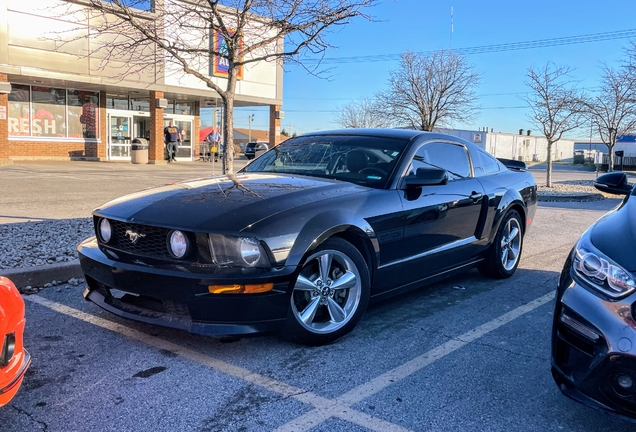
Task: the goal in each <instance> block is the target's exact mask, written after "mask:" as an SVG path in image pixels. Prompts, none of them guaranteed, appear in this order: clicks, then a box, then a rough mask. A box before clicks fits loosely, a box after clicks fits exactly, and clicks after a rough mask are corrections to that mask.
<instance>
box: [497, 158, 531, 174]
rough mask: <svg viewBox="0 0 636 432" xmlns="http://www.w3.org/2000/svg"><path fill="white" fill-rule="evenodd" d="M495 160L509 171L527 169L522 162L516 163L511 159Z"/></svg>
mask: <svg viewBox="0 0 636 432" xmlns="http://www.w3.org/2000/svg"><path fill="white" fill-rule="evenodd" d="M497 160H498V161H499V162H501V163H502V164H504V165H505V166H506V168H508V169H511V170H515V171H525V170H527V169H528V167H527V166H526V163H525V162H522V161H516V160H513V159H502V158H497Z"/></svg>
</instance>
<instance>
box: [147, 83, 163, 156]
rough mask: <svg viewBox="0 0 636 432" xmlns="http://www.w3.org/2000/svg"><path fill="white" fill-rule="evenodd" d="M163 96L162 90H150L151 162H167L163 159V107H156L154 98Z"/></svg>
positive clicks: (149, 152)
mask: <svg viewBox="0 0 636 432" xmlns="http://www.w3.org/2000/svg"><path fill="white" fill-rule="evenodd" d="M161 98H163V92H158V91H151V92H150V143H149V144H150V148H149V149H148V162H149V163H151V164H164V163H167V162H166V160H165V159H164V154H163V150H164V144H163V108H157V107H156V104H155V100H156V99H161Z"/></svg>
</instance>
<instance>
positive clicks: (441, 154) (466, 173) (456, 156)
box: [409, 143, 470, 180]
mask: <svg viewBox="0 0 636 432" xmlns="http://www.w3.org/2000/svg"><path fill="white" fill-rule="evenodd" d="M431 166H433V167H437V168H444V169H445V170H446V171H448V175H449V179H451V180H456V179H461V178H465V177H470V163H469V162H468V154H467V153H466V149H465V148H464V147H463V146H461V145H457V144H448V143H430V144H424V145H423V146H422V147H420V148H419V149H418V150H417V152H416V153H415V156H413V160H412V162H411V167H410V170H409V174H414V173H415V171H417V169H418V168H430V167H431Z"/></svg>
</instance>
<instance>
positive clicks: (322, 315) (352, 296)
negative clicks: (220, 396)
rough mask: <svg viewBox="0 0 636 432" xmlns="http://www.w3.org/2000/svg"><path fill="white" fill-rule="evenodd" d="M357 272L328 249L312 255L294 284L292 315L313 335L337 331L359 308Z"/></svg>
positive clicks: (346, 258) (343, 256) (348, 261)
mask: <svg viewBox="0 0 636 432" xmlns="http://www.w3.org/2000/svg"><path fill="white" fill-rule="evenodd" d="M361 295H362V283H361V278H360V270H359V269H358V267H357V266H356V264H355V263H354V261H353V260H352V259H351V258H350V257H349V256H348V255H346V254H345V253H343V252H340V251H338V250H333V249H327V250H321V251H319V252H316V253H314V254H313V255H311V256H310V257H309V258H308V259H307V261H306V262H305V265H304V266H303V268H302V270H301V271H300V275H299V276H298V279H297V280H296V283H295V285H294V290H293V292H292V296H291V311H292V313H293V315H294V317H295V318H296V320H297V321H298V323H299V324H300V325H301V326H302V327H303V328H304V329H305V330H307V331H309V332H311V333H314V334H329V333H333V332H336V331H338V330H340V329H341V328H342V327H344V326H345V325H346V324H347V323H348V322H349V321H350V320H351V318H352V317H353V316H354V314H355V313H356V311H357V310H358V308H359V306H360V299H361Z"/></svg>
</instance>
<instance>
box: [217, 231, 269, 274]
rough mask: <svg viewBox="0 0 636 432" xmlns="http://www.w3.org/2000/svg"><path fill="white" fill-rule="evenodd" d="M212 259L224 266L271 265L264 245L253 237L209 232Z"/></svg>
mask: <svg viewBox="0 0 636 432" xmlns="http://www.w3.org/2000/svg"><path fill="white" fill-rule="evenodd" d="M208 241H209V243H210V251H211V253H212V261H214V263H215V264H217V265H219V266H222V267H247V268H250V267H269V266H270V263H269V259H268V258H267V253H266V252H265V249H264V248H263V245H262V244H261V243H260V242H259V241H258V240H257V239H255V238H253V237H234V236H226V235H222V234H209V235H208Z"/></svg>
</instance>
